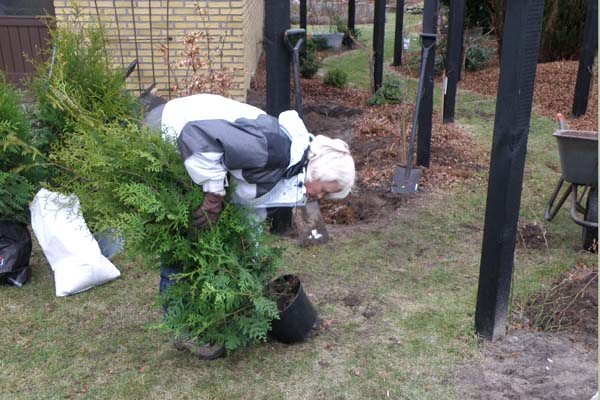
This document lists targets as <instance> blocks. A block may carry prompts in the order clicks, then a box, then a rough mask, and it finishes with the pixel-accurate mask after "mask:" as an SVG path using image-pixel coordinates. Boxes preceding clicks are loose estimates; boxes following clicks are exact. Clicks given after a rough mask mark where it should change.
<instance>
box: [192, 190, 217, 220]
mask: <svg viewBox="0 0 600 400" xmlns="http://www.w3.org/2000/svg"><path fill="white" fill-rule="evenodd" d="M223 199H224V196H219V195H218V194H214V193H210V192H207V193H204V201H203V202H202V206H200V208H199V209H197V210H196V211H194V212H193V213H192V218H193V221H192V225H194V226H195V227H196V228H203V229H204V228H208V227H210V226H211V225H213V224H215V223H216V222H217V220H218V219H219V215H220V214H221V211H222V210H223Z"/></svg>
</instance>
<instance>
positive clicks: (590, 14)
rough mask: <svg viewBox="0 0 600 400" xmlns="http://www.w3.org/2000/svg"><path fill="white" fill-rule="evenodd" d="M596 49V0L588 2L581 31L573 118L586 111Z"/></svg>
mask: <svg viewBox="0 0 600 400" xmlns="http://www.w3.org/2000/svg"><path fill="white" fill-rule="evenodd" d="M597 48H598V0H588V6H587V15H586V17H585V27H584V31H583V44H582V45H581V53H580V54H579V70H578V72H577V83H576V84H575V96H574V97H573V116H574V117H580V116H582V115H583V114H585V113H586V111H587V106H588V97H589V95H590V84H591V80H592V73H593V69H594V57H595V56H596V50H597Z"/></svg>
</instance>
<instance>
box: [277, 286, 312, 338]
mask: <svg viewBox="0 0 600 400" xmlns="http://www.w3.org/2000/svg"><path fill="white" fill-rule="evenodd" d="M282 283H283V284H290V283H291V284H294V286H295V287H293V288H291V289H292V290H293V297H292V299H291V300H290V301H289V302H288V304H287V305H286V306H285V308H284V309H283V310H280V311H279V319H278V320H273V323H272V327H271V332H270V334H271V336H272V337H273V338H274V339H276V340H278V341H280V342H283V343H297V342H302V341H304V340H306V338H307V337H308V335H309V333H310V330H311V329H312V328H313V326H314V325H315V323H316V322H317V311H316V310H315V308H314V307H313V305H312V304H311V302H310V300H309V299H308V297H307V296H306V293H305V292H304V287H303V286H302V282H300V279H299V278H298V277H297V276H295V275H284V276H282V277H280V278H277V279H276V280H275V281H273V282H272V283H271V284H270V285H269V286H270V287H271V290H274V289H273V288H276V287H277V286H279V285H281V284H282ZM274 291H275V294H276V295H279V293H277V290H274Z"/></svg>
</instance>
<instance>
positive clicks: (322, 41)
mask: <svg viewBox="0 0 600 400" xmlns="http://www.w3.org/2000/svg"><path fill="white" fill-rule="evenodd" d="M312 41H313V42H314V43H315V47H316V49H317V51H322V50H327V49H329V48H330V47H329V44H327V39H326V38H324V37H323V36H313V37H312Z"/></svg>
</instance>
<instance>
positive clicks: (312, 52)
mask: <svg viewBox="0 0 600 400" xmlns="http://www.w3.org/2000/svg"><path fill="white" fill-rule="evenodd" d="M320 67H321V62H320V61H319V60H318V59H317V45H316V44H315V41H314V40H313V39H309V40H307V41H306V51H305V52H304V53H301V54H300V75H302V77H303V78H306V79H310V78H312V77H313V76H315V74H316V73H317V72H318V71H319V68H320Z"/></svg>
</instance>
